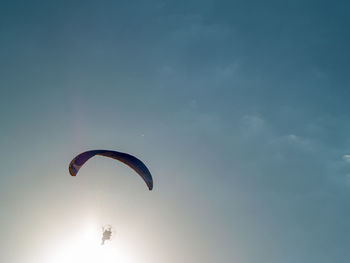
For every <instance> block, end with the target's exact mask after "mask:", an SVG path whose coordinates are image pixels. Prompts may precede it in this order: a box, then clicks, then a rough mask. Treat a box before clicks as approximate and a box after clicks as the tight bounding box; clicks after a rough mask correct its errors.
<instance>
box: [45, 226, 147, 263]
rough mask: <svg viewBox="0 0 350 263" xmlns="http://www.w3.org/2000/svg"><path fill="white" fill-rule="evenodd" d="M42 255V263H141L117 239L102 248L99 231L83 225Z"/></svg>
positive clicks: (94, 227) (93, 227)
mask: <svg viewBox="0 0 350 263" xmlns="http://www.w3.org/2000/svg"><path fill="white" fill-rule="evenodd" d="M44 254H45V255H44V260H41V262H42V263H62V262H65V263H80V262H82V263H96V262H99V263H107V262H114V263H136V262H142V261H140V260H139V259H137V258H135V256H136V254H135V253H132V251H131V250H130V249H128V247H127V246H125V245H124V246H123V245H122V242H121V240H119V239H118V237H114V238H113V240H112V241H110V242H106V244H105V245H103V246H102V245H101V230H100V229H99V228H97V227H96V225H93V224H88V225H85V226H84V227H82V229H80V230H78V231H76V232H75V233H72V234H71V235H70V236H69V237H68V238H66V239H62V240H60V241H59V242H57V243H55V244H53V246H52V247H51V248H49V249H48V250H47V251H46V253H44Z"/></svg>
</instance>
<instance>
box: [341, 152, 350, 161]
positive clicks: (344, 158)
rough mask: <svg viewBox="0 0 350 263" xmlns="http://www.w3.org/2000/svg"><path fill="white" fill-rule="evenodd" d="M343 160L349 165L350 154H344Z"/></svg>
mask: <svg viewBox="0 0 350 263" xmlns="http://www.w3.org/2000/svg"><path fill="white" fill-rule="evenodd" d="M343 160H344V161H345V162H348V163H350V154H344V155H343Z"/></svg>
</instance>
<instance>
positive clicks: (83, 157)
mask: <svg viewBox="0 0 350 263" xmlns="http://www.w3.org/2000/svg"><path fill="white" fill-rule="evenodd" d="M95 155H101V156H105V157H110V158H113V159H115V160H118V161H121V162H123V163H125V164H126V165H128V166H129V167H131V168H132V169H134V170H135V172H137V173H138V174H139V175H140V176H141V177H142V179H143V180H144V181H145V183H146V184H147V186H148V189H149V190H152V188H153V179H152V175H151V173H150V171H149V170H148V169H147V167H146V165H145V164H144V163H143V162H142V161H141V160H139V159H137V158H136V157H134V156H132V155H130V154H127V153H122V152H116V151H108V150H92V151H87V152H83V153H81V154H79V155H77V156H76V157H75V158H74V159H73V160H72V161H71V162H70V164H69V173H70V174H71V175H72V176H76V175H77V173H78V171H79V169H80V168H81V167H82V166H83V165H84V163H85V162H86V161H87V160H89V159H90V158H91V157H94V156H95Z"/></svg>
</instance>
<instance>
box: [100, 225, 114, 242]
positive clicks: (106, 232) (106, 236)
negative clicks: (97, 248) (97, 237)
mask: <svg viewBox="0 0 350 263" xmlns="http://www.w3.org/2000/svg"><path fill="white" fill-rule="evenodd" d="M102 232H103V234H102V243H101V245H102V246H103V245H104V244H105V241H106V240H111V237H112V227H111V226H110V225H108V226H105V227H102Z"/></svg>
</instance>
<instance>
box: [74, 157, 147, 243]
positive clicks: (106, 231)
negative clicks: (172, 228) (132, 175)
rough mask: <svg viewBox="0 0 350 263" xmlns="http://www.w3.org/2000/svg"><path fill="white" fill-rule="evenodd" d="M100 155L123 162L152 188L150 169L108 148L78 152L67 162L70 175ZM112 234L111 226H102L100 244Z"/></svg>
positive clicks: (137, 160) (138, 161)
mask: <svg viewBox="0 0 350 263" xmlns="http://www.w3.org/2000/svg"><path fill="white" fill-rule="evenodd" d="M96 155H100V156H104V157H109V158H112V159H115V160H118V161H120V162H123V163H125V164H126V165H128V166H129V167H130V168H132V169H133V170H134V171H135V172H136V173H138V174H139V175H140V176H141V178H142V179H143V180H144V181H145V183H146V185H147V187H148V189H149V190H150V191H151V190H152V189H153V179H152V175H151V173H150V171H149V170H148V168H147V167H146V165H145V164H144V163H143V162H142V161H141V160H139V159H137V158H136V157H135V156H132V155H130V154H127V153H122V152H117V151H109V150H92V151H86V152H83V153H80V154H78V155H77V156H76V157H74V158H73V160H72V161H71V162H70V164H69V167H68V169H69V173H70V174H71V176H76V175H77V173H78V172H79V170H80V168H81V167H82V166H83V165H84V164H85V163H86V162H87V161H88V160H89V159H90V158H92V157H94V156H96ZM111 236H112V226H110V225H107V226H104V227H102V242H101V245H104V244H105V241H107V240H111Z"/></svg>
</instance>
